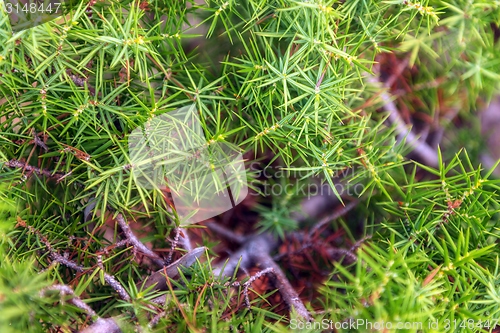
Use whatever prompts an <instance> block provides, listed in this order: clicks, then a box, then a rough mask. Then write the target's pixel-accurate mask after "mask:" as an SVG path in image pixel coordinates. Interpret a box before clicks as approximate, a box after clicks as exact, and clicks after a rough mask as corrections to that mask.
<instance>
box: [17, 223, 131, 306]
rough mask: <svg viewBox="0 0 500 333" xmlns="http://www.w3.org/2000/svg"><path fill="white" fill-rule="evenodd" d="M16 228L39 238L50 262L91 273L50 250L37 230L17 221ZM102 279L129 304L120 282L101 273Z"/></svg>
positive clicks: (47, 243)
mask: <svg viewBox="0 0 500 333" xmlns="http://www.w3.org/2000/svg"><path fill="white" fill-rule="evenodd" d="M16 226H22V227H24V228H27V229H28V230H29V231H30V232H31V233H33V234H35V235H37V236H38V237H39V238H40V240H41V241H42V243H43V244H44V245H45V247H46V248H47V250H49V255H50V257H51V258H52V260H54V261H56V262H58V263H60V264H62V265H64V266H66V267H68V268H71V269H73V270H75V271H77V272H79V273H84V272H85V271H91V272H92V271H94V270H93V269H88V270H86V269H85V268H84V267H83V266H81V265H78V264H77V263H76V262H74V261H73V260H71V259H68V258H65V257H63V256H62V255H60V254H59V253H57V251H56V250H54V249H53V248H52V244H50V242H49V241H48V239H47V238H46V237H45V236H44V235H42V233H40V231H38V230H37V229H35V228H33V227H32V226H29V225H27V224H26V222H25V221H23V220H21V219H18V222H17V225H16ZM103 277H104V281H106V283H107V284H108V285H109V286H111V287H112V288H113V289H114V290H115V291H116V292H117V293H118V295H119V296H120V298H121V299H123V300H124V301H127V302H129V301H130V300H131V298H130V295H129V294H128V293H127V291H126V290H125V288H123V286H122V285H121V284H120V282H118V281H117V280H116V279H115V278H114V277H113V276H112V275H110V274H108V273H106V272H104V271H103Z"/></svg>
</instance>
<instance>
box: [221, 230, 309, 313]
mask: <svg viewBox="0 0 500 333" xmlns="http://www.w3.org/2000/svg"><path fill="white" fill-rule="evenodd" d="M276 246H277V241H276V239H275V238H274V237H273V236H272V235H270V234H268V233H264V234H259V235H257V236H253V237H251V238H249V240H248V241H247V242H246V243H245V244H244V245H243V246H242V247H241V248H240V250H239V251H238V252H236V253H234V254H233V255H231V256H230V257H229V259H228V261H227V262H226V263H225V264H223V265H220V266H219V267H216V268H215V269H214V270H213V272H214V275H215V276H217V275H218V274H224V275H226V276H231V275H232V274H234V270H235V269H236V267H239V266H240V267H243V268H245V267H249V266H250V264H252V263H254V264H257V265H259V266H260V267H262V268H263V270H267V269H270V270H272V271H273V272H274V276H275V285H276V288H278V290H279V292H280V294H281V296H282V297H283V300H284V301H285V302H286V303H287V304H288V306H289V307H290V308H293V309H295V311H296V312H297V314H299V315H300V316H301V317H303V318H304V319H306V320H307V321H310V320H311V315H310V314H309V311H308V310H307V309H306V307H305V306H304V303H302V301H301V300H300V298H299V295H298V294H297V292H296V291H295V290H294V289H293V287H292V285H291V284H290V282H289V281H288V279H287V277H286V275H285V273H283V271H282V270H281V268H280V267H279V266H278V264H276V263H275V262H274V260H273V258H271V256H270V255H269V254H270V253H271V251H272V250H274V248H276ZM238 265H239V266H238ZM229 273H230V274H229Z"/></svg>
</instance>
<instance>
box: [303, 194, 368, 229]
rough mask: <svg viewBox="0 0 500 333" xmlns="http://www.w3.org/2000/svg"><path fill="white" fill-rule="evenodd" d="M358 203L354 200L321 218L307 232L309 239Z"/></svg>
mask: <svg viewBox="0 0 500 333" xmlns="http://www.w3.org/2000/svg"><path fill="white" fill-rule="evenodd" d="M358 203H359V200H354V201H351V202H349V203H348V204H347V205H345V206H344V207H342V208H340V209H338V210H335V211H334V212H333V213H331V214H328V215H327V216H325V217H324V218H322V219H321V220H320V221H319V222H318V223H317V224H316V225H315V226H314V227H313V228H312V229H311V231H310V232H309V237H313V236H314V234H316V232H318V231H319V230H320V229H321V228H323V227H324V226H325V225H326V224H328V223H330V222H332V221H335V220H336V219H338V218H340V217H342V216H344V215H345V214H347V213H348V212H350V211H351V210H352V209H354V207H356V206H357V205H358Z"/></svg>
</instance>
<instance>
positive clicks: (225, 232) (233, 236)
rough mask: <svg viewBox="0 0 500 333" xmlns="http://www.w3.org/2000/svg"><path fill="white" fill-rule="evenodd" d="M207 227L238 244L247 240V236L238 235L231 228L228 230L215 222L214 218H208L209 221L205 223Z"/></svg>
mask: <svg viewBox="0 0 500 333" xmlns="http://www.w3.org/2000/svg"><path fill="white" fill-rule="evenodd" d="M207 227H208V229H210V230H212V231H213V232H215V233H217V234H219V235H221V236H223V237H224V238H226V239H228V240H230V241H233V242H235V243H238V244H243V243H245V241H246V240H247V237H245V236H241V235H238V234H237V233H235V232H234V231H232V230H229V229H228V228H226V227H224V226H222V225H220V224H218V223H217V222H215V220H210V222H209V223H207Z"/></svg>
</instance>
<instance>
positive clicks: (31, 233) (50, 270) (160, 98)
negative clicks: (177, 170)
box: [0, 0, 500, 332]
mask: <svg viewBox="0 0 500 333" xmlns="http://www.w3.org/2000/svg"><path fill="white" fill-rule="evenodd" d="M2 7H3V10H2V13H1V15H0V147H1V150H0V163H1V165H2V169H1V174H0V179H1V181H2V182H3V183H5V186H4V187H3V188H2V189H3V192H2V193H1V196H2V201H3V202H5V203H3V204H2V207H1V210H0V228H1V229H0V233H1V242H2V247H1V248H0V254H1V256H2V260H1V263H0V313H1V314H2V315H1V316H0V317H1V318H0V331H2V332H21V331H28V330H31V331H33V332H38V331H40V330H42V329H46V330H47V329H53V330H54V331H55V330H56V327H61V329H62V330H63V331H71V329H80V328H83V327H85V326H86V325H87V324H88V321H87V319H86V317H85V315H84V314H83V313H82V311H81V310H80V309H79V308H77V307H75V306H73V305H72V304H70V303H68V302H63V301H61V302H59V301H60V300H61V299H62V298H61V297H62V296H57V293H56V294H55V296H54V295H45V294H43V293H41V291H42V290H43V289H44V288H46V287H47V286H49V285H51V284H55V283H59V284H68V285H71V286H72V287H73V289H74V290H75V294H76V295H78V296H79V297H80V298H82V299H84V300H85V302H86V303H88V304H89V305H90V306H91V307H93V305H95V307H93V309H94V311H96V312H97V314H98V315H99V316H102V317H111V316H119V315H122V316H123V317H122V319H123V322H124V323H126V324H128V325H133V324H135V323H138V324H140V325H141V326H143V327H144V328H145V329H146V326H147V322H148V320H149V319H150V318H148V314H156V313H159V312H161V311H166V312H167V313H170V314H171V315H169V316H167V317H165V318H164V319H162V320H161V321H160V323H159V324H158V326H156V328H155V329H154V330H157V331H158V332H160V331H165V328H168V329H169V331H170V330H171V331H179V332H184V331H186V330H191V331H200V330H201V328H202V327H207V330H211V331H221V330H226V331H229V330H232V329H233V328H237V329H238V330H241V331H251V330H255V331H256V332H260V331H262V330H267V331H281V330H282V331H288V330H289V327H288V326H287V325H289V320H290V318H285V317H283V316H281V315H277V314H275V313H274V312H273V311H272V309H271V310H270V309H268V308H266V309H259V306H255V307H253V308H252V309H251V310H246V309H244V310H239V311H237V312H233V309H232V308H231V301H230V298H231V296H234V295H230V294H227V293H226V291H227V288H226V287H225V286H224V282H226V281H218V279H217V278H216V277H213V276H212V275H211V268H210V263H211V258H212V255H213V252H212V246H211V245H213V244H211V243H209V241H208V240H207V241H206V243H205V244H204V245H206V246H207V247H208V249H209V250H208V257H209V259H208V260H205V261H203V263H201V264H196V265H194V266H193V267H192V268H190V270H189V272H188V273H186V274H188V275H189V278H183V279H182V280H183V282H184V283H183V284H181V283H180V282H179V285H178V286H177V289H176V290H175V292H170V291H167V292H163V294H166V295H175V297H171V296H168V297H171V300H169V301H167V302H166V303H165V305H164V307H163V308H161V307H160V306H156V305H155V306H154V307H153V308H151V307H148V305H150V302H149V301H150V300H151V299H152V298H154V297H157V296H158V295H159V294H158V293H152V292H147V291H139V290H137V289H136V287H135V282H137V281H139V280H140V279H141V277H142V276H144V272H145V271H146V270H145V269H144V267H141V266H140V265H139V264H138V263H137V262H136V261H134V260H132V259H133V254H132V253H131V251H129V250H130V249H129V248H118V249H114V250H112V251H109V252H105V253H104V252H103V251H102V249H103V248H105V247H106V246H108V245H110V244H109V242H108V240H105V238H104V231H103V230H104V229H97V230H94V231H95V232H91V231H92V230H93V229H92V228H93V227H94V226H95V225H96V224H97V225H98V226H103V225H105V223H106V218H107V217H109V215H107V214H104V212H106V211H108V212H112V211H113V212H120V213H123V214H124V215H126V216H127V217H128V218H130V219H132V218H133V219H135V220H137V221H139V222H140V223H141V225H142V226H143V228H144V230H147V231H148V234H147V236H145V237H142V238H141V240H142V241H143V242H151V243H152V244H153V245H154V248H159V249H161V248H168V247H169V245H170V243H169V242H168V241H167V240H166V239H165V235H167V234H168V233H169V232H170V231H171V230H172V229H173V228H174V226H175V224H176V223H178V222H179V221H177V220H176V217H175V215H174V214H172V212H171V209H170V206H169V203H168V202H167V201H165V200H163V194H162V193H161V191H159V190H158V189H151V190H148V189H145V188H143V187H141V186H140V184H138V182H137V179H136V178H135V177H134V174H133V173H132V172H131V170H130V169H131V168H133V165H131V159H130V156H129V154H128V146H127V135H128V134H129V133H130V132H131V131H132V130H133V129H134V128H136V127H137V126H139V125H141V124H143V123H144V122H146V121H147V120H149V119H152V118H153V117H156V116H159V115H161V114H164V113H167V112H169V111H173V110H176V109H178V108H180V107H183V106H190V105H195V106H196V108H197V109H198V111H199V113H200V115H201V119H202V125H203V130H204V131H205V134H206V138H207V141H208V142H210V141H212V140H213V141H212V142H228V143H231V144H233V145H236V146H238V147H239V148H240V149H241V151H242V152H243V153H245V157H247V159H248V163H249V165H251V164H252V162H255V161H257V160H258V161H261V160H264V162H263V163H264V165H266V164H272V163H274V164H275V165H276V164H277V165H279V166H281V167H284V168H285V169H286V170H288V171H290V172H291V173H292V172H300V175H301V176H300V177H295V178H294V177H292V176H289V177H284V176H283V177H278V178H276V179H269V180H268V181H270V182H271V183H272V184H273V182H276V183H278V184H281V187H282V188H287V189H288V190H287V191H285V192H280V194H279V195H277V196H275V197H274V198H272V199H271V198H269V197H265V198H264V199H263V201H264V202H265V203H266V204H264V205H260V206H258V208H257V209H256V211H257V212H258V213H259V214H260V216H261V217H262V218H261V220H260V221H259V226H260V227H261V229H262V230H268V231H271V232H273V233H275V234H276V235H277V236H279V237H280V238H281V239H284V238H286V235H287V232H290V231H292V230H296V227H297V225H296V224H294V220H293V214H292V213H293V212H294V211H295V212H296V211H297V207H298V205H297V203H298V202H300V200H302V199H304V197H307V195H308V193H305V192H302V191H299V190H297V188H300V186H303V185H304V184H309V183H310V182H311V179H312V177H313V176H314V177H318V178H319V179H321V180H322V181H323V182H325V183H326V184H329V185H330V186H331V187H332V188H334V189H336V190H337V192H338V193H337V194H338V195H339V197H340V196H342V197H343V194H344V193H340V192H339V191H338V187H336V186H335V184H334V182H335V181H336V180H338V179H336V178H335V177H336V176H345V175H347V176H346V178H344V179H342V181H344V182H346V183H347V182H350V183H349V184H353V186H354V184H361V185H362V189H363V190H362V191H359V193H356V196H359V197H360V204H359V207H358V208H357V209H356V217H357V219H360V220H362V221H364V222H366V224H367V228H365V229H364V230H363V232H361V233H359V232H358V234H356V231H355V230H349V223H347V222H346V221H344V220H341V221H338V222H336V223H335V225H334V228H346V229H347V230H348V231H347V234H348V235H349V237H350V238H352V239H351V241H353V242H355V241H356V239H359V238H362V237H364V236H366V235H368V234H369V235H372V238H371V240H369V241H367V242H365V244H364V245H363V246H362V247H361V249H360V250H359V251H358V252H357V254H358V261H357V262H356V263H354V264H353V265H351V266H345V265H344V266H343V265H341V264H336V266H335V267H334V268H331V269H332V274H331V280H330V281H327V282H326V283H325V286H324V287H323V288H322V289H321V296H322V297H320V298H319V301H318V302H320V303H321V307H322V308H323V310H324V312H318V313H317V314H314V317H315V318H316V319H317V320H321V319H328V320H333V321H334V322H342V321H343V320H347V319H365V320H372V321H385V322H387V321H392V322H397V321H414V322H422V323H424V330H423V331H426V332H427V331H429V332H430V331H432V329H430V328H429V326H425V325H427V323H428V322H431V321H435V320H438V321H439V322H440V326H439V327H440V329H436V330H435V331H436V332H438V331H442V330H443V327H444V325H445V324H446V323H447V320H448V323H450V322H451V323H452V324H451V325H453V323H454V322H453V320H455V319H457V320H467V319H474V320H476V321H475V323H476V324H477V323H478V321H479V320H482V322H483V323H484V322H486V321H488V323H489V326H490V327H489V328H491V329H492V328H493V321H495V320H496V319H500V294H499V292H498V290H500V285H499V283H500V282H499V281H500V272H499V266H498V263H499V256H500V250H499V249H498V247H497V246H496V244H497V243H498V238H499V237H500V233H499V231H498V228H499V224H498V222H499V209H500V207H499V204H498V196H497V194H496V190H497V189H498V185H497V184H498V182H497V181H496V180H494V179H493V178H492V176H491V174H490V173H491V172H489V171H488V170H486V171H484V170H481V166H480V163H479V161H478V160H477V158H476V157H477V156H476V155H474V156H472V155H471V156H472V157H473V158H469V156H468V155H467V153H466V151H460V148H461V147H460V146H457V144H456V143H454V142H450V141H445V142H444V143H443V147H442V151H443V156H441V153H439V165H438V167H437V168H433V167H430V166H426V165H424V164H418V163H415V162H413V161H410V160H409V159H407V158H406V154H407V153H408V151H409V149H407V148H408V147H407V146H406V145H404V143H401V142H398V141H397V140H396V136H397V134H398V133H397V129H395V128H394V127H391V126H389V125H388V122H387V121H386V118H387V116H386V115H385V114H384V113H382V112H376V110H377V109H378V108H380V107H381V106H382V104H383V103H384V101H383V100H382V99H380V96H379V95H380V92H381V91H382V89H385V88H382V87H381V86H380V85H377V84H374V83H373V78H374V77H375V81H377V80H378V79H380V80H381V81H383V80H384V79H387V77H384V75H386V76H390V75H391V73H392V71H393V69H391V66H388V68H389V69H387V67H384V68H385V71H386V72H384V68H377V65H376V64H377V62H378V59H382V58H380V57H383V56H384V55H386V54H389V53H391V52H393V53H395V54H396V55H397V56H398V58H396V57H395V58H394V59H398V60H401V59H403V58H405V57H406V58H405V59H406V61H407V64H408V66H409V67H411V68H413V69H414V72H413V75H412V77H411V78H409V79H408V80H409V81H412V82H411V85H412V87H415V89H414V90H413V92H412V94H411V95H409V94H406V95H405V94H402V96H399V97H398V98H399V103H400V104H399V105H402V106H405V108H406V109H407V110H409V112H410V113H412V112H413V113H414V112H417V111H418V112H419V113H421V114H425V115H427V116H428V117H430V118H431V119H435V120H436V123H437V124H439V125H440V126H442V127H443V128H447V129H448V130H451V125H450V121H451V119H449V115H450V114H452V113H453V112H452V111H449V112H445V110H455V111H456V113H455V114H454V116H458V117H463V118H462V119H471V118H474V117H473V116H471V115H474V113H475V112H476V111H477V110H476V106H477V105H480V104H481V103H484V102H487V101H489V100H490V99H491V97H492V96H493V95H494V94H495V92H497V91H498V88H499V85H498V82H500V42H498V40H496V39H498V29H499V28H498V26H499V25H500V4H499V3H498V1H493V0H484V1H465V0H454V1H448V2H445V1H434V0H429V1H423V2H421V3H419V2H410V1H398V0H396V1H371V0H367V1H358V0H346V1H321V0H312V1H291V0H282V1H265V0H262V1H257V0H247V1H227V2H224V1H208V3H206V4H202V5H199V4H196V3H191V2H188V1H177V0H171V1H170V0H161V1H160V0H154V1H146V0H145V1H143V2H138V1H129V0H125V1H119V2H115V1H91V2H81V3H79V4H78V5H77V6H76V7H75V8H72V9H71V10H70V11H69V13H68V14H67V15H66V16H64V17H60V18H58V19H56V20H54V21H51V22H48V23H46V24H43V25H39V26H36V27H34V28H32V29H29V30H23V31H20V32H15V33H13V32H12V27H11V26H10V23H9V19H8V16H7V15H6V12H5V3H4V2H2ZM195 18H196V19H197V22H201V23H200V27H201V33H199V31H200V30H199V29H198V30H196V29H193V28H190V27H189V22H193V20H194V19H195ZM495 34H497V36H496V37H495ZM495 38H496V39H495ZM402 62H403V61H402V60H401V63H402ZM393 65H394V66H395V67H396V66H398V65H399V63H394V64H393ZM375 69H377V70H375ZM377 75H378V76H380V77H379V78H377ZM417 87H418V88H417ZM415 101H418V103H415ZM475 135H477V133H476V134H473V133H470V137H468V140H465V141H470V139H471V138H472V139H474V138H475ZM436 151H437V150H436ZM437 154H438V153H437V152H436V155H437ZM9 161H10V162H9ZM13 161H17V162H13ZM16 163H18V164H16ZM23 163H27V164H23ZM19 165H21V167H19ZM26 165H29V166H30V167H29V168H28V167H26ZM346 170H349V172H346ZM422 174H424V175H423V176H422ZM248 175H249V179H248V180H249V183H250V184H252V185H253V187H254V188H255V189H256V190H258V188H259V185H260V183H259V180H256V179H254V178H252V172H249V173H248ZM287 184H292V185H293V186H292V187H286V185H287ZM260 189H261V190H262V188H260ZM3 198H5V200H3ZM343 198H344V199H345V197H343ZM266 200H267V201H266ZM270 201H272V202H271V203H270ZM15 204H16V205H17V206H15ZM93 204H95V205H96V208H95V209H94V212H97V211H100V212H102V213H101V214H100V215H99V214H97V215H96V216H91V218H90V219H89V220H88V221H87V219H86V216H85V215H86V214H85V213H84V211H85V209H86V208H87V207H89V206H90V205H93ZM16 207H17V208H16ZM16 223H17V225H16ZM20 223H21V224H22V225H24V224H26V225H27V226H29V227H27V226H26V227H22V225H20ZM15 226H16V227H15ZM30 228H31V229H30ZM116 234H117V231H116V230H115V235H114V236H115V237H116ZM44 239H45V240H44ZM47 243H48V244H50V245H51V247H52V249H53V250H54V251H56V252H58V253H60V254H61V255H63V254H64V253H66V254H68V255H69V254H70V256H71V259H72V260H74V261H75V262H77V263H78V264H79V265H82V266H83V267H86V268H88V269H89V270H88V271H86V273H85V274H80V273H78V274H77V272H75V271H72V270H70V269H68V268H67V267H64V266H63V265H60V264H57V263H55V262H54V261H51V260H50V259H49V258H50V255H49V249H48V248H47ZM100 255H103V258H102V266H99V265H98V261H99V260H101V258H100V257H99V256H100ZM51 262H52V264H50V263H51ZM103 272H107V273H109V274H112V275H113V276H114V277H115V278H116V279H117V280H119V281H120V282H121V283H122V285H123V286H124V287H125V289H127V291H128V293H129V294H130V295H131V298H132V300H131V301H130V302H126V301H123V300H120V299H119V298H118V297H116V295H115V294H114V293H113V290H112V289H111V287H109V286H107V285H106V284H105V283H104V282H103V281H104V277H103V274H104V273H103ZM53 296H54V298H52V297H53ZM263 298H265V297H263ZM262 303H265V301H263V302H262ZM180 304H182V305H180ZM255 304H257V305H258V304H260V303H255ZM313 305H314V306H316V307H317V306H318V304H313ZM313 305H311V307H312V306H313ZM179 308H181V309H182V311H177V310H175V309H179ZM223 313H224V316H222V314H223ZM222 317H223V318H222ZM129 318H133V319H134V320H128V319H129ZM276 322H280V323H276ZM483 327H485V325H484V324H483ZM131 329H132V328H131ZM462 329H463V331H471V332H472V331H478V329H479V326H475V327H473V328H471V327H468V326H467V325H466V326H465V327H461V328H460V329H459V331H462ZM9 330H10V331H9ZM124 330H125V329H124ZM345 331H349V329H347V330H345ZM399 331H402V330H398V332H399ZM407 331H408V332H416V331H418V329H414V328H412V329H408V330H407ZM450 331H453V329H451V330H450Z"/></svg>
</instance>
